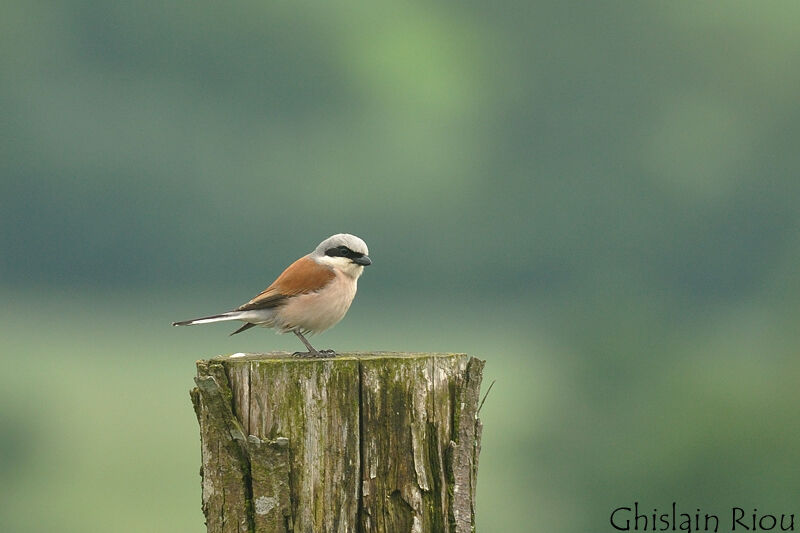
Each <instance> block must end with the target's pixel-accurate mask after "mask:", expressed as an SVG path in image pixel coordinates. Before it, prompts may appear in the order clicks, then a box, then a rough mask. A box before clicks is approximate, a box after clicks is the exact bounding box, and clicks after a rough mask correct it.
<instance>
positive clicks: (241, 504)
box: [191, 353, 484, 533]
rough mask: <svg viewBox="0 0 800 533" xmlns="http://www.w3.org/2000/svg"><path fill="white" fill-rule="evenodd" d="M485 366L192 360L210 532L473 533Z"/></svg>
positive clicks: (363, 358) (417, 359)
mask: <svg viewBox="0 0 800 533" xmlns="http://www.w3.org/2000/svg"><path fill="white" fill-rule="evenodd" d="M483 365H484V362H483V361H481V360H479V359H475V358H472V357H469V356H467V355H464V354H428V353H418V354H404V353H358V354H342V355H340V356H338V357H336V358H334V359H296V358H292V357H290V356H289V354H286V353H272V354H248V355H243V354H236V356H221V357H216V358H213V359H211V360H208V361H198V362H197V369H198V374H197V378H196V379H195V381H196V383H197V387H196V388H195V389H193V390H192V393H191V397H192V401H193V403H194V405H195V412H196V414H197V417H198V421H199V423H200V433H201V451H202V462H203V467H202V471H201V473H202V475H203V483H202V488H203V512H204V513H205V516H206V524H207V528H208V532H209V533H218V532H226V533H227V532H249V533H262V532H273V531H275V532H288V531H294V532H303V533H305V532H376V533H389V532H392V533H394V532H398V533H403V532H408V533H417V532H419V533H422V532H425V533H427V532H439V531H442V532H454V533H462V532H464V533H466V532H470V531H474V527H475V526H474V524H475V485H476V481H477V468H478V454H479V453H480V432H481V424H480V420H479V419H478V416H477V409H478V396H479V393H480V385H481V375H482V370H483Z"/></svg>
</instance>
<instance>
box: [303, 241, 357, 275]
mask: <svg viewBox="0 0 800 533" xmlns="http://www.w3.org/2000/svg"><path fill="white" fill-rule="evenodd" d="M368 254H369V249H367V243H365V242H364V241H362V240H361V239H359V238H358V237H356V236H355V235H350V234H349V233H337V234H336V235H332V236H330V237H328V238H327V239H325V240H324V241H322V242H321V243H319V246H317V248H316V249H315V250H314V251H313V252H312V253H311V257H312V258H313V259H314V260H315V261H317V262H318V263H321V264H324V265H329V266H331V267H332V268H334V269H336V270H339V271H341V272H343V273H344V274H347V275H348V276H351V277H353V278H358V277H359V276H360V275H361V273H362V272H363V271H364V267H365V266H369V265H371V264H372V261H371V260H370V258H369V256H368Z"/></svg>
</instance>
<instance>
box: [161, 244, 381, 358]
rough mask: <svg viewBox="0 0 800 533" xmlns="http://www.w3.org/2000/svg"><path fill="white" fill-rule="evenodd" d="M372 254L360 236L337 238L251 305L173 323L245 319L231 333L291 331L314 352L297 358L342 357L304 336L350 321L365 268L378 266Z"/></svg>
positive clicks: (299, 263)
mask: <svg viewBox="0 0 800 533" xmlns="http://www.w3.org/2000/svg"><path fill="white" fill-rule="evenodd" d="M368 253H369V250H367V244H366V243H365V242H364V241H362V240H361V239H359V238H358V237H356V236H355V235H350V234H348V233H339V234H336V235H333V236H331V237H328V238H327V239H325V240H324V241H322V242H321V243H319V246H317V247H316V249H315V250H314V251H313V252H311V253H310V254H308V255H306V256H304V257H301V258H300V259H298V260H297V261H295V262H294V263H292V264H291V265H289V267H288V268H287V269H286V270H284V271H283V273H282V274H281V275H280V276H278V278H277V279H276V280H275V281H273V282H272V285H270V286H269V287H267V288H266V289H264V290H263V291H262V292H261V294H259V295H258V296H256V297H255V298H253V299H252V300H250V301H249V302H247V303H246V304H244V305H241V306H239V307H237V308H236V309H234V310H233V311H228V312H227V313H221V314H219V315H212V316H205V317H202V318H195V319H194V320H185V321H183V322H173V324H172V325H173V326H192V325H194V324H208V323H210V322H224V321H228V320H241V321H242V322H244V325H243V326H242V327H240V328H239V329H237V330H236V331H234V332H233V333H231V335H235V334H237V333H241V332H242V331H244V330H246V329H250V328H252V327H253V326H263V327H266V328H275V329H276V330H277V331H278V333H286V332H288V331H291V332H292V333H294V334H295V335H297V337H298V338H299V339H300V340H301V341H302V342H303V344H305V346H306V348H308V352H306V353H299V352H298V353H296V354H295V355H305V356H310V357H325V356H333V355H336V353H335V352H334V351H333V350H323V351H322V352H319V351H317V350H316V349H315V348H314V347H313V346H311V344H310V343H309V342H308V341H307V340H306V338H305V337H304V336H303V334H304V333H320V332H322V331H325V330H326V329H328V328H330V327H331V326H333V325H334V324H336V323H337V322H339V321H340V320H341V319H342V318H343V317H344V315H345V313H347V310H348V309H349V308H350V304H351V303H352V302H353V297H354V296H355V295H356V288H357V286H358V278H359V276H361V273H362V272H363V271H364V267H365V266H369V265H371V264H372V261H371V260H370V258H369V257H368V256H367V254H368Z"/></svg>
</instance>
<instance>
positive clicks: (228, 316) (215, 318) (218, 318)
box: [172, 311, 242, 326]
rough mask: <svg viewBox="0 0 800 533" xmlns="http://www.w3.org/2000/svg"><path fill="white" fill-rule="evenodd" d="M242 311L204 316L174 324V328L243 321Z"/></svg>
mask: <svg viewBox="0 0 800 533" xmlns="http://www.w3.org/2000/svg"><path fill="white" fill-rule="evenodd" d="M241 314H242V313H241V311H228V312H227V313H222V314H219V315H211V316H204V317H200V318H193V319H192V320H182V321H180V322H173V323H172V325H173V326H194V325H195V324H210V323H211V322H226V321H228V320H241Z"/></svg>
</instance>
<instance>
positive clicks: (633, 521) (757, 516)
mask: <svg viewBox="0 0 800 533" xmlns="http://www.w3.org/2000/svg"><path fill="white" fill-rule="evenodd" d="M610 522H611V526H612V527H613V528H614V529H616V530H617V531H687V532H689V533H691V532H692V531H714V532H717V531H720V528H723V529H722V530H723V531H725V530H726V529H725V528H727V530H729V531H794V530H795V529H794V527H795V526H794V524H795V519H794V513H792V514H788V513H774V512H764V511H761V510H759V509H757V508H744V507H731V510H730V512H729V513H727V516H725V515H724V514H723V515H722V516H720V515H718V514H714V513H706V512H703V511H701V510H700V509H697V510H696V511H695V512H694V513H679V512H678V504H677V503H676V502H672V508H671V509H670V510H669V511H666V512H664V511H663V510H659V509H653V510H652V512H648V511H646V510H643V509H640V507H639V502H633V507H617V508H616V509H614V510H613V511H611V517H610Z"/></svg>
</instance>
